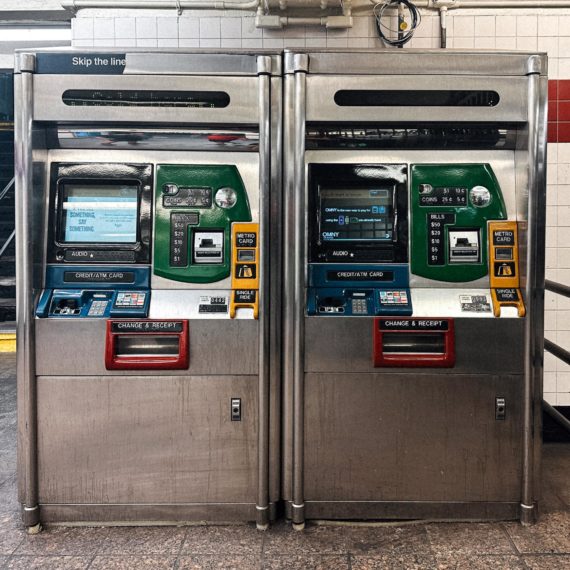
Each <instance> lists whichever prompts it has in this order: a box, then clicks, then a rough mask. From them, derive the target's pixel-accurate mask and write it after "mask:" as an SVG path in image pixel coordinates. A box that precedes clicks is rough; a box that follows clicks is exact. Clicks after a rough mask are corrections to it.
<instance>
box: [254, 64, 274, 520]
mask: <svg viewBox="0 0 570 570" xmlns="http://www.w3.org/2000/svg"><path fill="white" fill-rule="evenodd" d="M270 136H271V84H270V75H269V73H268V72H265V71H263V72H261V73H260V74H259V153H260V157H259V185H260V188H259V197H260V200H259V211H260V220H259V221H260V232H259V234H260V244H259V245H260V248H259V251H260V260H259V262H260V268H261V282H260V288H259V382H258V390H259V393H258V397H259V404H258V405H259V410H258V418H259V419H258V421H259V425H258V497H257V504H256V511H257V520H256V522H257V528H258V529H260V530H265V529H267V527H268V525H269V425H270V424H269V369H270V368H269V366H270V364H269V362H270V320H269V299H268V297H269V287H270V278H269V272H270V261H271V256H270V254H269V249H268V248H269V246H270V239H269V231H270V216H271V191H270V190H271V139H270Z"/></svg>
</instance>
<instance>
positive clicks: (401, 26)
mask: <svg viewBox="0 0 570 570" xmlns="http://www.w3.org/2000/svg"><path fill="white" fill-rule="evenodd" d="M407 29H408V24H407V23H406V22H400V30H402V31H404V30H407Z"/></svg>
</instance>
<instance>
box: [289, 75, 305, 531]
mask: <svg viewBox="0 0 570 570" xmlns="http://www.w3.org/2000/svg"><path fill="white" fill-rule="evenodd" d="M306 83H307V72H306V67H305V69H298V70H296V72H295V87H294V89H295V93H294V107H293V109H294V111H293V112H294V116H293V119H294V128H295V148H294V161H293V163H294V170H295V188H294V200H295V206H294V208H295V210H294V223H295V230H294V232H295V233H294V244H295V260H294V268H293V272H294V300H293V302H294V345H293V346H294V351H293V353H294V357H293V358H294V360H293V374H294V386H293V416H294V419H293V505H292V520H293V524H294V525H297V526H298V528H299V529H301V528H303V526H304V524H305V499H304V422H305V420H304V408H305V405H304V400H305V398H304V395H305V320H304V318H305V286H306V279H305V271H306V269H305V258H306V243H307V239H306V223H305V221H306V220H305V219H306V215H307V214H306V189H305V108H306Z"/></svg>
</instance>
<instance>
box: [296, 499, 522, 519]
mask: <svg viewBox="0 0 570 570" xmlns="http://www.w3.org/2000/svg"><path fill="white" fill-rule="evenodd" d="M519 511H520V504H519V503H499V502H496V503H485V502H465V503H461V502H453V503H439V502H428V501H426V502H424V501H370V502H369V501H305V516H306V518H307V520H310V519H336V520H338V519H349V520H350V519H352V520H355V519H363V520H374V519H402V520H411V519H426V520H428V519H429V520H439V521H445V520H465V521H474V520H477V521H478V520H517V519H518V518H519V517H520V512H519Z"/></svg>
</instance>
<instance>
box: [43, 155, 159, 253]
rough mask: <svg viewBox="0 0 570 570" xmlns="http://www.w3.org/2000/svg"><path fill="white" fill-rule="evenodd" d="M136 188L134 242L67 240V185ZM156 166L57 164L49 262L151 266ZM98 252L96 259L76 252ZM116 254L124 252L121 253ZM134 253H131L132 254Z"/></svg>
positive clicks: (52, 185)
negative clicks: (65, 199) (154, 168)
mask: <svg viewBox="0 0 570 570" xmlns="http://www.w3.org/2000/svg"><path fill="white" fill-rule="evenodd" d="M122 184H124V185H127V186H136V188H137V229H136V241H135V242H134V243H133V242H114V243H111V242H67V241H65V240H64V239H63V237H64V236H65V228H64V227H63V220H64V215H63V201H64V194H65V186H66V185H82V186H89V185H93V186H105V185H108V186H117V185H122ZM151 204H152V166H151V165H149V164H120V163H117V164H115V163H73V164H71V163H54V164H52V168H51V183H50V208H49V212H50V214H49V215H50V223H49V234H48V262H50V263H123V264H124V263H150V235H151V229H152V228H151V223H152V216H151V208H152V205H151ZM94 251H96V252H98V253H97V255H96V256H95V259H93V260H90V259H89V257H88V256H85V259H83V258H82V257H81V256H79V257H78V256H77V255H75V256H74V255H73V253H74V252H75V253H83V252H87V253H89V252H94ZM116 252H122V254H121V253H118V255H117V253H116ZM129 252H131V253H129Z"/></svg>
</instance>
